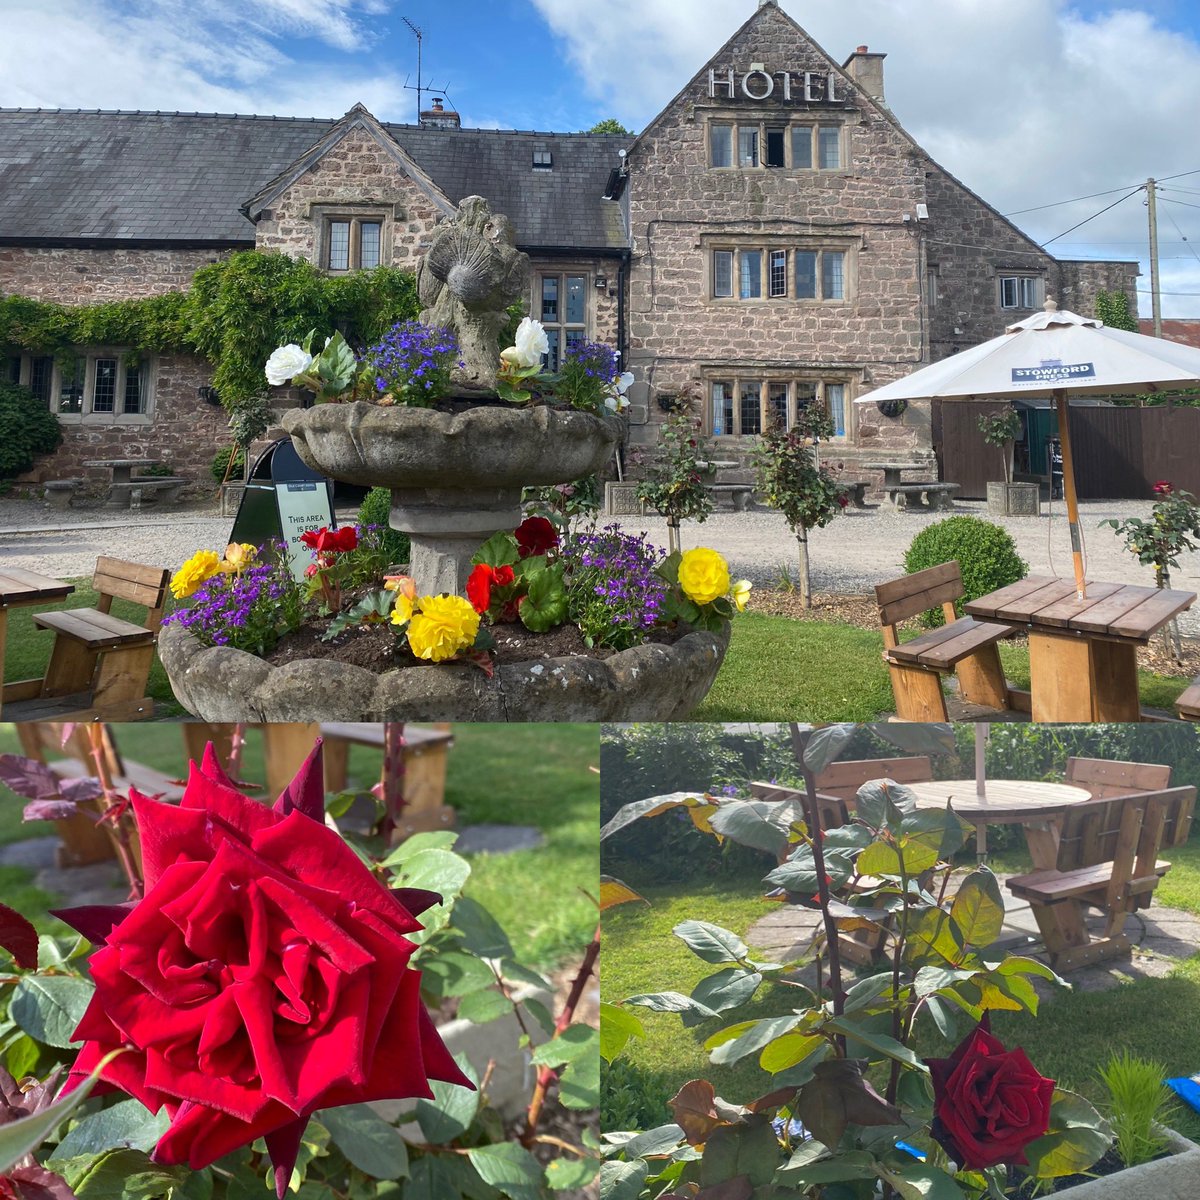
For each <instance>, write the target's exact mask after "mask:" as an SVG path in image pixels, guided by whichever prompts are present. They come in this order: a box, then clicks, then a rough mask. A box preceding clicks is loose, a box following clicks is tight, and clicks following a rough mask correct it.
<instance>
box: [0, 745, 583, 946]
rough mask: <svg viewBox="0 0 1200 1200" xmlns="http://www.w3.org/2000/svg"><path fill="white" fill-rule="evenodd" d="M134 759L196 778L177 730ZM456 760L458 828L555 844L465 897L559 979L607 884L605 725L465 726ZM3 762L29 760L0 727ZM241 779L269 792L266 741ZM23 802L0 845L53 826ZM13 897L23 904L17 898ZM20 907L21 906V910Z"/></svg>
mask: <svg viewBox="0 0 1200 1200" xmlns="http://www.w3.org/2000/svg"><path fill="white" fill-rule="evenodd" d="M115 734H116V738H117V741H118V743H119V748H120V750H121V752H122V754H124V755H125V756H126V757H127V758H130V759H135V760H137V761H139V762H143V763H146V764H147V765H149V766H152V767H155V768H157V769H158V770H160V771H163V772H166V773H167V774H169V775H172V776H175V777H178V776H181V775H182V774H183V773H184V771H185V768H186V763H185V761H184V757H183V753H184V752H183V740H182V737H181V735H180V730H179V728H178V727H177V726H174V725H170V724H151V723H147V724H132V725H120V726H117V727H115ZM454 735H455V744H454V746H453V747H452V748H451V750H450V754H449V759H448V764H449V765H448V770H447V781H446V802H447V803H448V804H449V805H451V806H452V807H453V808H454V809H455V810H456V811H457V813H458V823H459V825H460V826H465V825H473V824H479V823H481V822H495V823H501V824H518V825H534V826H536V827H537V828H538V829H540V830H541V831H542V833H543V835H544V837H545V839H546V841H545V845H543V846H542V847H541V848H539V849H537V850H528V851H518V852H516V853H514V854H507V855H487V854H476V855H471V856H470V859H471V868H472V873H471V878H470V880H469V881H468V884H467V887H466V889H465V890H466V894H467V895H470V896H473V897H474V898H475V899H477V900H479V901H480V902H481V903H483V904H485V905H487V906H488V907H489V908H490V909H491V910H492V912H493V913H494V914H495V916H496V918H497V919H498V920H499V921H500V923H501V924H502V925H504V926H505V928H506V930H507V931H508V933H509V934H510V936H511V937H512V939H513V942H514V945H515V947H516V949H517V952H518V955H519V956H523V958H524V959H526V960H527V961H530V962H531V963H533V964H536V965H538V966H541V967H543V968H549V967H552V966H554V965H556V964H557V963H558V962H560V961H562V960H563V959H564V958H566V957H569V956H570V955H571V954H572V953H578V952H579V951H580V950H581V948H582V947H583V945H585V944H586V943H587V942H588V941H589V940H590V939H591V936H592V933H593V931H594V930H595V925H596V908H595V904H594V902H593V900H592V899H591V898H589V895H587V894H585V892H584V891H583V890H581V889H586V891H587V892H588V893H594V891H595V888H596V880H597V879H598V877H599V858H598V851H597V846H596V829H597V826H598V823H599V807H600V786H599V783H600V781H599V776H598V775H596V774H595V773H594V772H593V771H592V770H591V769H590V768H591V767H593V766H596V765H597V764H598V762H599V738H600V734H599V727H598V726H595V725H550V726H548V725H517V726H511V725H505V726H499V725H457V726H455V727H454ZM0 752H19V744H18V742H17V738H16V734H15V732H14V730H13V728H12V726H11V725H9V726H0ZM379 763H380V757H379V754H378V752H373V751H371V750H370V749H369V748H366V747H359V746H356V747H353V748H352V751H351V757H350V775H351V785H352V786H354V787H356V788H367V787H369V786H370V785H371V784H372V783H374V782H375V780H376V779H377V777H378V771H379ZM242 773H243V776H244V777H245V778H246V779H247V780H250V781H260V780H261V779H262V777H263V775H262V752H261V739H260V738H258V737H257V736H255V734H254V733H253V732H252V733H250V734H249V736H248V738H247V752H246V757H245V762H244V769H243V772H242ZM20 814H21V802H20V801H19V800H18V799H17V798H16V797H15V796H14V795H13V794H12V793H11V792H9V791H8V790H7V789H6V788H3V787H0V844H3V843H5V842H10V841H15V840H18V839H21V838H27V837H36V836H42V835H44V834H45V833H46V832H48V831H49V826H46V825H43V824H41V823H37V824H30V825H23V824H22V823H21V819H20ZM4 870H6V871H12V872H13V874H12V876H11V880H10V878H9V877H8V876H7V875H4V874H0V895H2V896H4V897H5V902H6V903H9V904H13V902H12V901H11V900H9V899H8V896H9V894H10V889H17V888H20V887H28V886H29V884H30V880H31V874H30V873H29V872H27V871H20V870H19V869H17V868H5V869H4ZM14 894H18V893H16V892H15V891H14ZM25 904H26V905H27V907H26V908H23V909H22V911H26V912H28V913H30V914H31V915H32V914H33V913H37V912H41V911H44V910H45V907H46V901H45V900H44V899H43V898H41V897H39V895H37V894H30V895H27V897H26V899H25ZM13 907H21V906H20V905H17V904H13Z"/></svg>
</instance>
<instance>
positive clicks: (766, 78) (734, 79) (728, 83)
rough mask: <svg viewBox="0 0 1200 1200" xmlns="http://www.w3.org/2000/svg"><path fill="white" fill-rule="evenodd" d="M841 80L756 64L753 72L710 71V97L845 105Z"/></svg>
mask: <svg viewBox="0 0 1200 1200" xmlns="http://www.w3.org/2000/svg"><path fill="white" fill-rule="evenodd" d="M838 83H839V80H838V78H837V76H836V75H834V74H833V73H832V72H831V71H767V70H765V69H764V68H762V67H760V66H759V65H758V64H755V66H754V68H753V69H752V70H750V71H745V72H738V71H734V69H733V68H732V67H730V68H729V69H728V70H726V71H718V70H717V69H716V68H715V67H710V68H709V70H708V94H709V96H710V97H712V98H713V99H717V98H718V97H720V98H721V99H726V100H737V99H740V98H741V97H745V98H746V99H747V100H769V99H770V98H771V97H772V96H776V95H778V97H779V98H780V99H782V100H803V101H804V102H805V103H806V104H841V103H843V102H844V101H845V99H846V97H845V96H844V95H842V94H841V93H839V92H838V90H837V87H838Z"/></svg>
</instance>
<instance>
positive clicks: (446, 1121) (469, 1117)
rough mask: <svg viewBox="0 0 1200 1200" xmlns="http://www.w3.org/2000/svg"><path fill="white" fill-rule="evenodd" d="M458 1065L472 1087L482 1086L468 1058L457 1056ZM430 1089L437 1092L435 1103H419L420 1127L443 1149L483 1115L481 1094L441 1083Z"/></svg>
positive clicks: (427, 1136)
mask: <svg viewBox="0 0 1200 1200" xmlns="http://www.w3.org/2000/svg"><path fill="white" fill-rule="evenodd" d="M454 1061H455V1062H456V1063H458V1065H459V1067H461V1068H462V1072H463V1074H464V1075H466V1077H467V1078H468V1079H469V1080H470V1081H471V1082H472V1083H478V1082H479V1076H478V1075H477V1074H476V1073H475V1068H474V1067H472V1066H471V1064H470V1063H469V1062H468V1061H467V1058H466V1056H465V1055H463V1054H456V1055H455V1056H454ZM429 1086H430V1089H431V1090H432V1091H433V1099H432V1100H418V1101H417V1110H416V1116H417V1123H418V1124H419V1125H420V1126H421V1132H422V1133H423V1134H424V1135H425V1140H426V1141H428V1142H431V1143H432V1144H434V1145H438V1146H440V1145H444V1144H445V1143H447V1142H451V1141H453V1140H454V1139H455V1138H456V1137H459V1136H460V1135H461V1134H464V1133H466V1131H467V1130H468V1129H469V1128H470V1127H471V1122H472V1121H474V1120H475V1114H476V1113H477V1112H478V1111H479V1092H478V1091H477V1090H476V1091H471V1090H470V1089H468V1088H465V1087H459V1086H458V1084H455V1083H443V1082H442V1081H441V1080H437V1079H434V1080H431V1081H430V1083H429ZM480 1173H481V1174H482V1172H480Z"/></svg>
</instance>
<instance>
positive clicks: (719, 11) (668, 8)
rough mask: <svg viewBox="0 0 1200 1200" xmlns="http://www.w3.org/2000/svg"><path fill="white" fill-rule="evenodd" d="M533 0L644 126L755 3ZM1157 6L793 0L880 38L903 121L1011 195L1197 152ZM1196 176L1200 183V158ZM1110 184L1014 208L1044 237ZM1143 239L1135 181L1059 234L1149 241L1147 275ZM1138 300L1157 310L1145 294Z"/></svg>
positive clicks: (1133, 177)
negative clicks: (1129, 194)
mask: <svg viewBox="0 0 1200 1200" xmlns="http://www.w3.org/2000/svg"><path fill="white" fill-rule="evenodd" d="M533 3H534V4H535V6H536V7H537V8H538V10H539V11H540V12H541V13H542V15H543V16H544V17H545V19H546V20H547V22H548V23H549V24H550V26H551V28H552V29H553V30H554V31H555V32H556V34H557V35H558V36H559V37H560V38H561V39H562V41H563V44H564V48H565V50H566V53H567V55H568V56H569V57H570V59H571V61H572V62H574V63H575V64H576V66H577V68H578V70H579V74H580V77H581V79H582V80H583V81H584V84H585V86H586V87H587V88H588V90H589V91H590V93H591V94H592V95H593V96H594V97H595V98H596V99H597V100H598V101H599V102H601V103H602V104H603V105H605V106H606V108H607V109H610V110H611V111H612V112H613V113H614V115H616V116H617V117H619V118H620V119H622V120H623V121H625V123H626V124H628V125H631V126H635V127H639V128H640V127H641V126H643V125H644V124H645V123H646V122H647V121H648V120H649V119H650V118H652V117H653V116H654V115H655V114H656V113H657V112H658V111H659V110H660V109H661V107H662V106H663V105H664V104H666V102H667V101H669V100H670V98H671V97H672V96H673V95H674V94H675V92H677V91H678V90H679V88H680V87H682V86H683V84H684V83H685V82H686V81H687V80H688V79H689V78H690V77H691V76H692V75H693V74H694V73H695V72H696V71H697V70H698V69H699V68H700V67H701V66H702V65H703V64H704V62H705V61H706V60H707V59H708V58H709V57H710V56H711V55H712V54H713V52H714V51H715V50H716V49H717V48H718V47H719V46H720V45H721V44H722V42H723V41H724V40H725V39H726V38H728V37H729V36H730V34H732V33H733V31H734V30H735V29H736V28H737V27H738V26H739V25H740V24H741V23H742V22H743V21H744V20H745V19H746V18H747V16H749V15H750V13H751V12H752V11H753V8H752V7H751V4H750V2H749V0H603V2H602V3H595V2H594V3H591V4H586V5H581V4H580V2H579V0H533ZM1159 7H1162V6H1161V5H1156V4H1154V3H1153V0H1141V2H1140V3H1138V2H1137V0H1129V3H1127V4H1126V5H1125V7H1124V8H1123V9H1117V10H1115V11H1111V12H1104V11H1101V10H1100V8H1099V6H1088V7H1082V6H1072V5H1071V4H1069V3H1067V0H1009V2H1008V3H1006V4H996V3H994V2H993V0H858V2H857V3H855V4H853V5H847V4H844V3H842V2H841V0H806V2H805V3H803V4H801V3H800V2H799V0H785V3H784V4H783V8H784V9H785V10H786V11H787V12H789V13H790V14H791V15H792V16H793V17H794V18H795V19H796V20H797V21H799V23H800V24H801V25H802V26H804V28H805V29H807V31H808V32H809V33H810V34H811V35H812V36H813V37H814V38H815V40H816V41H817V42H818V43H819V44H820V45H822V46H823V47H824V48H825V49H826V51H827V52H828V53H829V54H830V56H831V57H832V58H834V59H836V60H837V61H838V62H842V61H844V60H845V58H846V57H847V56H848V55H849V54H850V53H851V52H852V51H853V49H854V48H855V46H858V45H861V44H864V43H865V44H867V45H869V46H870V47H871V49H872V50H878V51H884V52H886V53H887V55H888V57H887V60H886V63H885V80H886V91H887V98H888V102H889V104H890V105H891V107H892V109H893V111H894V112H895V113H896V116H897V117H898V118H899V119H900V121H901V123H902V124H903V125H904V126H905V128H906V129H907V130H908V131H909V133H911V134H912V135H913V137H915V138H916V140H917V141H918V142H920V143H921V144H922V145H923V146H924V147H925V149H926V150H928V151H929V153H930V154H931V155H933V157H934V158H935V159H936V160H937V161H938V162H940V163H941V164H942V165H943V166H944V167H946V168H947V170H949V171H950V172H951V173H953V174H954V175H956V176H957V177H958V178H960V179H961V180H962V181H963V182H964V183H966V184H967V185H968V186H969V187H971V188H972V189H974V190H975V191H977V192H978V193H979V194H980V195H982V196H983V197H984V198H985V199H987V200H988V201H989V202H990V203H992V204H994V205H995V206H996V207H997V208H999V209H1000V211H1001V212H1011V211H1014V210H1017V209H1025V208H1030V207H1034V206H1037V205H1043V204H1050V203H1052V202H1056V201H1060V200H1066V199H1069V198H1071V197H1075V196H1084V195H1086V194H1088V193H1091V192H1099V191H1105V190H1107V189H1110V188H1119V187H1121V186H1123V185H1128V186H1130V187H1132V186H1135V185H1137V184H1139V183H1142V182H1144V181H1145V180H1146V178H1147V177H1148V176H1152V175H1153V176H1157V177H1160V178H1162V177H1166V176H1169V175H1174V174H1176V173H1179V172H1184V171H1191V170H1194V169H1196V168H1198V167H1200V156H1198V155H1197V142H1196V138H1195V136H1194V133H1193V130H1192V128H1191V126H1192V124H1193V117H1194V114H1195V113H1196V112H1200V45H1198V44H1197V42H1196V41H1195V40H1194V39H1193V38H1191V37H1189V36H1186V35H1184V34H1182V33H1180V32H1178V31H1176V30H1172V29H1168V28H1167V27H1166V26H1165V25H1163V24H1162V23H1161V22H1160V21H1159V20H1158V19H1157V18H1156V17H1155V16H1154V15H1153V13H1152V11H1151V9H1152V8H1159ZM1179 182H1180V183H1182V184H1184V185H1188V184H1189V180H1188V179H1183V180H1180V181H1179ZM1190 185H1191V186H1194V187H1196V188H1198V189H1200V175H1195V176H1192V177H1191V184H1190ZM1118 194H1119V193H1118ZM1115 199H1117V195H1112V196H1108V197H1103V196H1101V197H1096V198H1094V199H1089V200H1083V201H1080V202H1079V203H1078V204H1073V205H1065V206H1061V207H1055V208H1049V209H1046V210H1044V211H1042V212H1038V213H1027V214H1024V215H1023V216H1021V217H1019V218H1017V221H1018V223H1019V224H1020V225H1021V227H1022V228H1023V229H1025V230H1026V232H1028V233H1029V234H1030V235H1031V236H1033V237H1034V238H1035V240H1038V241H1044V240H1046V239H1048V238H1052V237H1054V236H1055V235H1056V234H1059V233H1062V232H1063V231H1064V230H1066V229H1068V228H1069V227H1070V226H1072V225H1074V224H1075V223H1076V222H1078V221H1082V220H1084V219H1085V218H1086V217H1088V216H1090V215H1091V214H1093V213H1095V212H1096V211H1097V210H1098V209H1100V208H1101V207H1103V206H1104V205H1105V204H1107V203H1109V202H1111V201H1112V200H1115ZM1176 199H1177V200H1182V201H1188V200H1191V201H1194V202H1196V203H1200V197H1196V196H1191V197H1189V196H1186V195H1177V197H1176ZM1169 209H1170V206H1169V205H1166V204H1164V205H1163V206H1162V223H1161V225H1160V237H1161V238H1162V239H1163V247H1162V251H1161V252H1162V254H1163V255H1164V256H1166V255H1167V254H1168V253H1171V254H1175V255H1181V256H1186V257H1181V258H1178V259H1175V260H1173V261H1172V262H1171V264H1170V267H1169V269H1168V262H1167V260H1166V259H1165V258H1164V263H1163V266H1164V271H1163V279H1164V282H1163V289H1164V291H1167V290H1171V291H1178V292H1192V293H1196V294H1195V295H1192V296H1164V299H1163V310H1164V312H1166V313H1168V314H1173V315H1179V316H1185V315H1200V263H1197V262H1196V260H1195V259H1194V258H1191V255H1190V249H1189V244H1187V243H1182V242H1180V241H1179V240H1178V238H1179V235H1178V233H1177V232H1176V231H1175V229H1174V228H1173V227H1172V226H1170V225H1169V223H1168V222H1167V217H1166V213H1167V211H1168V210H1169ZM1173 215H1174V217H1175V219H1176V220H1177V221H1178V223H1179V225H1180V227H1181V228H1182V229H1183V231H1184V232H1185V233H1187V232H1188V230H1189V229H1190V230H1191V231H1192V233H1193V234H1194V236H1195V239H1196V241H1197V242H1198V243H1200V211H1197V210H1194V209H1186V208H1182V207H1180V208H1175V209H1174V212H1173ZM1193 217H1195V218H1198V219H1196V220H1192V218H1193ZM1146 240H1147V238H1146V213H1145V207H1144V203H1143V197H1142V196H1140V195H1139V196H1135V197H1133V198H1132V199H1130V200H1127V201H1126V202H1125V203H1124V204H1121V205H1119V206H1118V207H1117V208H1115V209H1114V210H1113V211H1112V213H1110V214H1105V216H1103V217H1100V218H1098V219H1097V220H1095V221H1092V222H1089V223H1088V224H1087V225H1085V226H1084V227H1083V228H1082V229H1080V230H1078V231H1076V232H1075V233H1073V234H1071V235H1070V237H1069V238H1064V239H1062V240H1061V241H1057V242H1055V243H1053V247H1052V248H1053V249H1055V250H1056V252H1057V253H1059V254H1061V255H1063V256H1064V257H1077V258H1085V257H1107V258H1138V257H1140V258H1141V259H1142V260H1143V272H1144V274H1145V275H1146V276H1147V277H1146V278H1145V279H1143V280H1142V281H1140V286H1141V287H1143V288H1148V287H1149V282H1148V272H1149V268H1148V265H1147V264H1146V255H1147V247H1146ZM1168 243H1169V244H1168ZM1198 249H1200V247H1198ZM1189 262H1190V264H1191V265H1190V266H1189ZM1168 279H1169V281H1170V287H1168ZM1142 309H1143V311H1144V312H1147V313H1148V312H1149V302H1148V299H1147V298H1145V297H1143V300H1142Z"/></svg>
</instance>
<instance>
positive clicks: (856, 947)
mask: <svg viewBox="0 0 1200 1200" xmlns="http://www.w3.org/2000/svg"><path fill="white" fill-rule="evenodd" d="M932 778H933V764H932V762H931V761H930V760H929V758H928V757H927V756H925V755H917V756H913V757H909V758H866V759H850V760H847V761H845V762H835V763H831V764H830V765H829V766H828V767H826V768H825V770H824V771H822V772H821V773H820V774H819V775H818V776H817V778H816V784H817V815H818V820H819V821H820V822H821V828H822V829H837V828H839V827H840V826H842V825H845V824H847V823H848V822H849V820H850V818H851V816H853V814H854V808H855V804H856V803H857V799H858V789H859V788H861V787H862V786H863V784H865V783H870V782H872V781H873V780H876V779H892V780H894V781H895V782H896V783H920V782H922V781H923V780H926V779H932ZM750 794H751V795H752V796H754V797H755V798H756V799H759V800H778V801H781V802H788V803H792V804H795V805H796V806H797V811H798V812H801V813H802V812H803V811H804V792H803V791H802V790H801V789H799V788H790V787H780V786H779V785H777V784H773V783H752V784H751V785H750ZM784 858H786V855H785V856H784ZM781 861H783V859H781ZM878 886H879V880H878V879H873V878H866V879H861V880H859V887H860V889H861V890H863V891H867V890H870V889H871V888H875V887H878ZM885 940H886V939H885V935H884V933H883V931H882V930H877V929H860V930H855V931H854V932H853V933H849V934H845V933H844V934H842V935H841V936H840V937H839V938H838V948H839V949H840V950H841V952H842V954H843V956H844V957H846V958H848V959H849V960H850V961H851V962H853V963H857V964H860V965H865V964H868V963H871V962H873V961H874V960H875V959H876V958H877V957H878V956H879V953H880V951H881V950H882V949H883V946H884V942H885Z"/></svg>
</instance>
